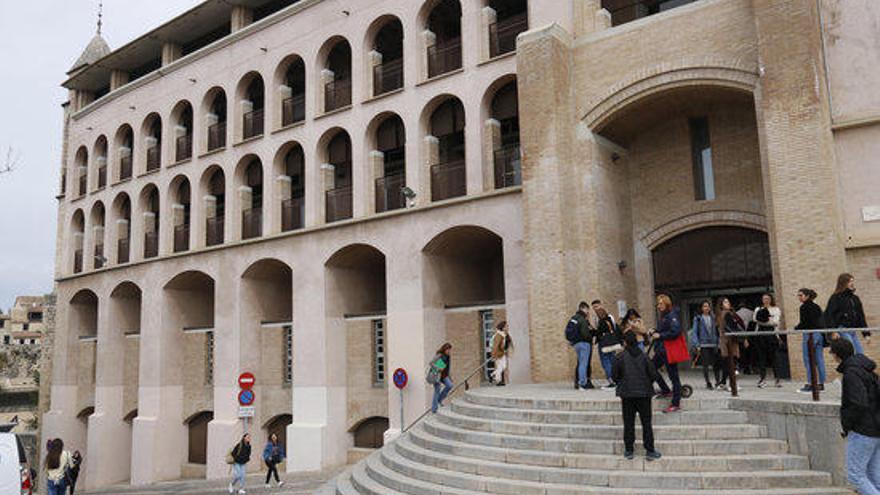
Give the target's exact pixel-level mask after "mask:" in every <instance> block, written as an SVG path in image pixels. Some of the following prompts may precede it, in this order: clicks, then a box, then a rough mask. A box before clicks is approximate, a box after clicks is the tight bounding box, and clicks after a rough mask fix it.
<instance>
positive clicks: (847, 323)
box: [825, 273, 871, 354]
mask: <svg viewBox="0 0 880 495" xmlns="http://www.w3.org/2000/svg"><path fill="white" fill-rule="evenodd" d="M825 323H826V324H827V325H828V328H866V327H867V326H868V323H867V322H866V321H865V310H864V309H863V308H862V300H861V299H859V296H857V295H856V278H855V277H853V276H852V275H850V274H849V273H841V274H840V276H839V277H837V288H836V289H834V294H831V297H830V298H828V304H827V305H826V306H825ZM838 336H842V337H843V338H845V339H847V340H849V341H850V343H852V345H853V349H854V350H855V352H856V354H864V353H865V351H864V349H863V348H862V343H861V342H859V337H858V335H856V333H855V332H840V333H838V334H833V335H832V336H831V338H832V339H836V338H837V337H838ZM862 336H863V337H865V341H866V342H868V343H870V342H871V334H870V332H862Z"/></svg>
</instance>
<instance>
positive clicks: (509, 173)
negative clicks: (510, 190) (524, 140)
mask: <svg viewBox="0 0 880 495" xmlns="http://www.w3.org/2000/svg"><path fill="white" fill-rule="evenodd" d="M494 160H495V189H503V188H505V187H510V186H518V185H520V184H522V158H521V151H520V147H519V144H514V145H508V146H504V147H502V148H498V149H497V150H495V152H494Z"/></svg>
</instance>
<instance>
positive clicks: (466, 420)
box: [434, 408, 767, 440]
mask: <svg viewBox="0 0 880 495" xmlns="http://www.w3.org/2000/svg"><path fill="white" fill-rule="evenodd" d="M434 419H435V420H436V421H439V422H441V423H445V424H447V425H450V426H455V427H458V428H461V429H465V430H474V431H488V432H494V433H510V434H513V435H527V436H533V435H534V436H542V437H560V438H590V439H596V440H612V439H616V440H621V439H623V426H611V425H591V424H584V425H572V424H547V423H535V422H519V421H506V420H491V419H485V418H476V417H473V416H463V415H461V414H457V413H455V412H453V411H451V410H449V409H447V408H443V409H441V410H440V411H438V413H437V414H436V415H434ZM636 430H637V434H638V435H639V436H641V427H638V428H636ZM765 436H767V429H766V427H764V426H760V425H750V424H725V425H708V426H707V425H658V426H655V427H654V438H655V439H657V440H703V439H706V440H727V439H745V438H762V437H765Z"/></svg>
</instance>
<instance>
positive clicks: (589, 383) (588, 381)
mask: <svg viewBox="0 0 880 495" xmlns="http://www.w3.org/2000/svg"><path fill="white" fill-rule="evenodd" d="M583 388H584V390H590V389H593V388H596V387H595V386H594V385H593V382H591V381H590V380H587V384H586V385H584V387H583Z"/></svg>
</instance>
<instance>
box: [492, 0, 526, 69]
mask: <svg viewBox="0 0 880 495" xmlns="http://www.w3.org/2000/svg"><path fill="white" fill-rule="evenodd" d="M486 3H487V7H489V9H484V10H483V15H484V16H487V18H486V19H485V21H486V24H487V25H488V26H489V57H497V56H499V55H504V54H505V53H510V52H512V51H515V50H516V37H517V35H519V33H521V32H523V31H526V30H528V29H529V6H528V1H527V0H488V2H486Z"/></svg>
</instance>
